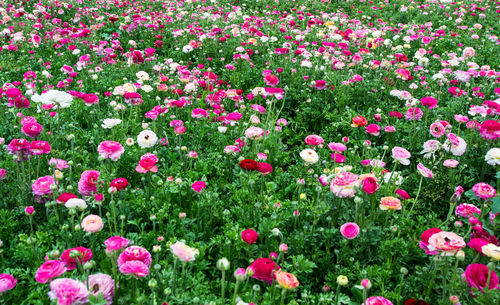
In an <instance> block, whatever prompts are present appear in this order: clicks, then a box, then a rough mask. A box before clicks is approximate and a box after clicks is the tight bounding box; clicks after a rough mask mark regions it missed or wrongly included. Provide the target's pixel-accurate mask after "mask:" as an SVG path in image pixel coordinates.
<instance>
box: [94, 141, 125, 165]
mask: <svg viewBox="0 0 500 305" xmlns="http://www.w3.org/2000/svg"><path fill="white" fill-rule="evenodd" d="M97 151H98V152H99V155H100V156H101V157H103V158H104V159H108V158H109V159H111V161H118V159H120V156H121V155H122V154H123V152H124V151H125V150H124V149H123V146H122V145H121V144H120V143H118V142H115V141H103V142H101V144H99V146H98V147H97Z"/></svg>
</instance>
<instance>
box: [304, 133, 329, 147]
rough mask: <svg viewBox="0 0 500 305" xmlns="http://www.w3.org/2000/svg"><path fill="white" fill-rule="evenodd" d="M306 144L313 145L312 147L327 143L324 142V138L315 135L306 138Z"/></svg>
mask: <svg viewBox="0 0 500 305" xmlns="http://www.w3.org/2000/svg"><path fill="white" fill-rule="evenodd" d="M304 142H306V144H307V145H311V146H317V145H320V144H323V143H325V141H324V140H323V138H322V137H320V136H318V135H315V134H312V135H308V136H307V137H306V138H305V140H304Z"/></svg>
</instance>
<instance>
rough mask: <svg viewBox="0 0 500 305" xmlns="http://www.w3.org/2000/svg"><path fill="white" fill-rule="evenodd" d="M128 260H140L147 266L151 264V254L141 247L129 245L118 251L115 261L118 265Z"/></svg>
mask: <svg viewBox="0 0 500 305" xmlns="http://www.w3.org/2000/svg"><path fill="white" fill-rule="evenodd" d="M129 261H141V262H142V263H143V264H144V265H146V267H148V268H149V267H150V266H151V254H150V253H149V251H148V250H146V249H145V248H143V247H139V246H131V247H128V248H126V249H125V250H123V252H122V253H120V256H119V257H118V261H117V263H118V267H120V266H121V265H123V264H125V263H126V262H129Z"/></svg>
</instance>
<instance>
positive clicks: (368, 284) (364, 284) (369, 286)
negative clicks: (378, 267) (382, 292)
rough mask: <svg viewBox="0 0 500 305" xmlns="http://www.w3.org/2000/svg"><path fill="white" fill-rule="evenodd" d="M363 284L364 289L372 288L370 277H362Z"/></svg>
mask: <svg viewBox="0 0 500 305" xmlns="http://www.w3.org/2000/svg"><path fill="white" fill-rule="evenodd" d="M361 286H363V288H364V289H366V290H368V289H370V288H372V283H371V282H370V280H369V279H362V280H361Z"/></svg>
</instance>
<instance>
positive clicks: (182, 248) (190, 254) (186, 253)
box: [170, 241, 200, 262]
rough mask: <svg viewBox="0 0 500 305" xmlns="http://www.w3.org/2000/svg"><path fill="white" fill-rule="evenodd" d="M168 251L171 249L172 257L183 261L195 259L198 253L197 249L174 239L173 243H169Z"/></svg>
mask: <svg viewBox="0 0 500 305" xmlns="http://www.w3.org/2000/svg"><path fill="white" fill-rule="evenodd" d="M170 251H172V254H173V255H174V257H176V258H178V259H180V260H181V261H183V262H192V261H194V260H195V259H196V255H198V254H200V252H199V251H198V249H195V248H191V247H189V246H187V245H185V244H183V243H181V242H180V241H176V242H175V244H173V245H171V246H170Z"/></svg>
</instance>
